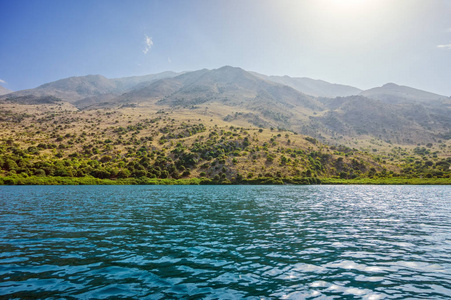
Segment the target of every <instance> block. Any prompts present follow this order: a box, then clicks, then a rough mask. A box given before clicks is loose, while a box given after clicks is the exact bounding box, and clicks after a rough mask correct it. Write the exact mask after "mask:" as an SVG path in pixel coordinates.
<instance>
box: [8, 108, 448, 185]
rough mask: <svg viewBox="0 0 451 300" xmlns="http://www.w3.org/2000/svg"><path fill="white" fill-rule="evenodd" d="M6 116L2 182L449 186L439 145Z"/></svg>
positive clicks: (195, 124)
mask: <svg viewBox="0 0 451 300" xmlns="http://www.w3.org/2000/svg"><path fill="white" fill-rule="evenodd" d="M24 107H25V106H24ZM22 108H23V107H22ZM41 109H42V108H41ZM5 112H8V113H7V114H6V113H5V116H4V117H3V118H2V119H1V120H0V126H1V128H2V135H1V136H0V184H319V183H325V184H331V183H336V184H343V183H352V184H389V183H390V184H405V183H409V184H422V183H427V184H450V183H451V179H450V177H451V170H450V166H451V157H446V156H440V152H439V151H436V150H435V148H434V147H435V146H434V145H433V144H428V145H426V147H416V148H413V149H407V148H405V149H404V148H401V147H393V148H392V149H391V152H388V153H379V152H377V153H364V152H361V151H358V150H357V149H353V148H349V147H346V146H342V145H339V146H327V145H324V144H321V143H320V142H319V141H318V140H316V139H314V138H311V137H306V136H302V135H299V134H295V133H293V132H289V131H286V130H283V129H278V130H277V129H274V128H271V129H262V128H255V127H252V126H247V127H238V126H234V125H230V123H227V122H223V121H222V120H221V121H218V120H214V119H210V121H202V119H200V118H198V115H195V116H196V118H193V116H192V115H188V116H185V117H181V116H180V115H179V114H170V113H168V112H164V111H157V112H154V111H150V112H146V113H145V114H144V113H143V114H141V113H142V111H139V113H138V112H136V111H134V110H131V111H130V110H122V111H112V110H94V111H82V112H80V111H67V110H61V107H52V106H50V107H49V108H47V109H46V110H44V111H42V110H41V111H37V112H34V113H30V112H29V111H18V112H15V113H13V112H12V111H6V110H5ZM445 147H446V146H445Z"/></svg>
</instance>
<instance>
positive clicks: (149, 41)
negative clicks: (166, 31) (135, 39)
mask: <svg viewBox="0 0 451 300" xmlns="http://www.w3.org/2000/svg"><path fill="white" fill-rule="evenodd" d="M144 43H145V48H144V50H143V53H144V54H147V52H149V51H150V49H151V48H152V46H153V41H152V37H148V36H147V34H146V35H145V39H144Z"/></svg>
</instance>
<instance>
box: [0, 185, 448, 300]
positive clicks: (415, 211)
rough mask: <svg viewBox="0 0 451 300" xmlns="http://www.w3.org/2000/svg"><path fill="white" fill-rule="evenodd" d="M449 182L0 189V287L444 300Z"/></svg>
mask: <svg viewBox="0 0 451 300" xmlns="http://www.w3.org/2000/svg"><path fill="white" fill-rule="evenodd" d="M450 200H451V187H448V186H444V187H434V186H425V187H422V186H277V187H275V186H202V187H197V186H195V187H191V186H171V187H168V186H165V187H162V186H156V187H148V186H139V187H137V186H125V187H124V186H112V187H111V186H110V187H101V186H94V187H92V186H91V187H82V186H74V187H72V186H71V187H60V186H57V187H0V249H1V251H0V297H1V298H30V297H31V298H35V299H41V298H67V299H107V298H109V299H113V298H114V299H116V298H140V299H141V298H142V299H167V298H193V299H243V298H246V299H335V298H344V299H405V298H427V299H449V298H450V297H451V254H450V253H451V222H450V220H451V205H450Z"/></svg>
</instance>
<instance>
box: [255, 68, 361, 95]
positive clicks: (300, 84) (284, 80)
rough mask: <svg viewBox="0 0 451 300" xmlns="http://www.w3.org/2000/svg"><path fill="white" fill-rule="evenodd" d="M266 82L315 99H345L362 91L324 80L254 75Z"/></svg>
mask: <svg viewBox="0 0 451 300" xmlns="http://www.w3.org/2000/svg"><path fill="white" fill-rule="evenodd" d="M254 74H255V75H257V76H258V77H260V78H263V79H265V80H269V81H273V82H277V83H280V84H283V85H287V86H290V87H292V88H294V89H296V90H298V91H300V92H302V93H304V94H307V95H311V96H315V97H328V98H335V97H345V96H352V95H358V94H359V93H360V92H361V91H362V90H360V89H358V88H355V87H352V86H349V85H342V84H334V83H329V82H327V81H323V80H316V79H311V78H306V77H302V78H299V77H290V76H286V75H285V76H266V75H263V74H258V73H254Z"/></svg>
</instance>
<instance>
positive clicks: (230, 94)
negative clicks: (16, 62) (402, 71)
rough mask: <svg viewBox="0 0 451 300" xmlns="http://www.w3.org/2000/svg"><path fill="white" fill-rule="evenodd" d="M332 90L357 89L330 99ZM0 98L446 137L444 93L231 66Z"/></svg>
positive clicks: (333, 131)
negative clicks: (267, 73)
mask: <svg viewBox="0 0 451 300" xmlns="http://www.w3.org/2000/svg"><path fill="white" fill-rule="evenodd" d="M282 79H283V80H282ZM275 80H278V81H284V82H285V83H286V84H282V83H278V82H275ZM290 82H291V83H290ZM296 82H297V83H299V84H298V85H297V86H298V87H299V86H300V83H301V82H303V84H304V91H306V92H307V91H309V93H310V94H315V95H320V94H321V95H326V96H327V97H315V96H312V95H308V94H305V93H302V92H300V91H299V90H298V89H296V88H293V87H292V86H294V85H295V83H296ZM288 83H290V85H292V86H289V85H287V84H288ZM307 86H308V87H309V89H310V90H308V89H306V87H307ZM315 90H316V92H315ZM318 91H320V92H318ZM334 93H335V94H337V93H345V94H346V93H358V94H359V95H352V96H345V97H335V98H332V95H334ZM0 102H3V103H17V104H53V103H59V104H60V103H69V104H68V105H69V106H70V107H71V109H75V110H77V109H78V110H95V109H115V110H120V109H122V108H127V107H132V108H133V107H139V109H150V110H152V111H171V112H173V113H175V114H177V113H188V114H190V115H194V116H196V117H197V118H198V119H199V118H200V117H204V116H209V117H218V118H221V119H222V120H223V121H224V122H228V123H231V124H240V125H241V126H242V125H246V126H250V125H253V126H259V127H266V128H269V127H272V128H284V129H289V130H291V131H294V132H298V133H302V134H307V135H310V136H313V137H315V138H317V139H320V140H322V141H325V142H329V143H350V140H351V139H359V140H363V139H366V140H372V139H379V140H383V141H390V142H394V143H399V144H416V143H421V142H431V141H435V140H437V141H438V140H441V139H442V138H445V139H448V137H451V131H450V128H451V99H449V98H447V97H444V96H441V95H437V94H433V93H430V92H426V91H421V90H418V89H414V88H411V87H406V86H398V85H395V84H386V85H384V86H382V87H378V88H373V89H370V90H366V91H360V90H358V89H356V88H353V87H349V86H342V85H334V84H330V83H327V82H324V81H320V80H311V79H306V78H290V77H288V76H284V77H277V76H265V75H261V74H257V73H253V72H248V71H245V70H243V69H241V68H237V67H230V66H225V67H222V68H219V69H214V70H207V69H202V70H198V71H192V72H184V73H174V72H163V73H159V74H151V75H146V76H136V77H125V78H115V79H108V78H105V77H103V76H101V75H88V76H81V77H70V78H66V79H62V80H58V81H55V82H51V83H47V84H44V85H41V86H39V87H37V88H35V89H30V90H24V91H18V92H12V93H10V94H7V95H3V96H0Z"/></svg>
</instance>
